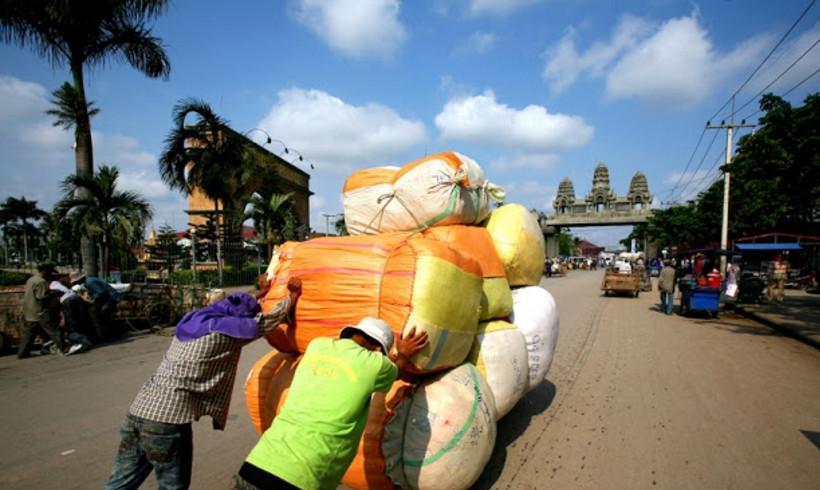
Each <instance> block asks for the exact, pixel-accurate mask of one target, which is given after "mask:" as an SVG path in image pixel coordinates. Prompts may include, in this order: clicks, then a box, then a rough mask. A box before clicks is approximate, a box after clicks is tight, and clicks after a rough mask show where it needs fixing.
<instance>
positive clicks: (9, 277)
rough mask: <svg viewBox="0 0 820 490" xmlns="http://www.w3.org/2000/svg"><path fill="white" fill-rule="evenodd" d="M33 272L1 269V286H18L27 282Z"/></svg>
mask: <svg viewBox="0 0 820 490" xmlns="http://www.w3.org/2000/svg"><path fill="white" fill-rule="evenodd" d="M29 277H31V274H29V273H28V272H14V271H4V270H0V286H18V285H22V284H25V283H26V281H28V278H29Z"/></svg>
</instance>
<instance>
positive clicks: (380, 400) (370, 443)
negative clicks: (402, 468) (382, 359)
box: [342, 380, 413, 490]
mask: <svg viewBox="0 0 820 490" xmlns="http://www.w3.org/2000/svg"><path fill="white" fill-rule="evenodd" d="M412 391H413V385H412V384H410V383H408V382H406V381H401V380H398V381H396V382H395V383H393V387H392V388H391V389H390V392H389V393H387V395H385V394H384V393H373V398H372V399H371V400H370V412H369V413H368V416H367V425H365V428H364V432H363V433H362V439H361V442H360V443H359V448H358V450H357V451H356V457H355V458H354V459H353V462H352V463H351V464H350V467H349V468H348V469H347V472H345V475H344V478H342V483H344V484H345V485H347V486H348V487H351V488H354V489H356V490H389V489H393V488H396V487H395V485H394V484H393V482H392V481H391V480H390V478H389V477H388V476H387V473H386V468H385V459H384V452H383V448H382V441H383V440H384V437H385V426H386V425H387V423H388V422H389V421H391V420H393V418H394V416H395V415H396V414H395V408H396V406H397V405H398V404H399V403H400V402H401V401H402V400H404V399H405V398H406V397H407V396H410V394H411V393H412ZM397 424H398V425H401V426H403V425H404V421H403V420H402V421H398V422H397Z"/></svg>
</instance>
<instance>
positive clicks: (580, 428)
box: [477, 271, 820, 489]
mask: <svg viewBox="0 0 820 490" xmlns="http://www.w3.org/2000/svg"><path fill="white" fill-rule="evenodd" d="M600 280H601V273H600V272H597V273H596V272H586V271H576V272H573V273H571V274H570V275H569V276H567V277H565V278H562V279H546V280H544V282H542V285H543V286H544V287H546V288H547V289H548V290H549V291H550V292H552V293H553V295H554V296H555V298H556V300H557V302H558V306H559V308H560V310H561V334H560V337H559V341H558V346H557V349H556V357H555V360H554V362H553V365H552V368H551V370H550V372H549V373H548V375H547V378H548V381H549V383H546V384H545V386H544V387H543V388H542V389H541V390H539V391H535V392H532V393H530V395H529V396H528V397H527V398H525V399H524V400H523V401H522V402H521V403H519V405H518V406H516V408H515V409H514V410H513V411H512V412H510V413H509V414H508V415H507V416H506V417H505V418H504V419H502V420H501V422H500V423H499V427H498V433H499V441H498V443H497V445H496V451H495V454H494V455H493V459H492V460H491V462H490V465H489V466H488V468H487V470H486V471H485V472H484V475H482V478H481V480H480V481H479V484H478V485H477V488H489V487H492V488H507V489H528V488H533V489H535V488H539V489H542V488H571V489H577V488H596V489H597V488H630V489H636V488H697V489H703V488H721V489H722V488H743V489H752V488H760V489H770V488H789V489H799V488H807V489H808V488H817V482H818V481H820V448H818V447H816V446H815V445H814V444H812V442H811V441H810V439H809V437H813V438H814V440H815V441H816V444H820V351H818V350H815V349H813V348H811V347H808V346H806V345H804V344H802V343H800V342H798V341H796V340H793V339H789V338H785V337H782V336H780V335H779V334H777V333H776V332H774V331H773V330H770V329H768V328H765V327H761V326H758V325H755V324H753V323H751V322H750V321H748V320H745V319H742V318H739V317H732V316H730V315H728V314H724V315H723V316H722V317H721V319H720V320H718V321H714V320H707V319H689V318H683V317H678V316H677V315H674V316H671V317H667V316H664V315H662V314H661V313H659V312H658V311H657V305H656V303H657V301H658V299H657V293H642V294H641V295H640V297H639V298H637V299H635V298H627V297H604V296H600V294H599V293H598V292H597V291H596V288H597V287H598V285H599V284H600ZM804 431H805V433H804Z"/></svg>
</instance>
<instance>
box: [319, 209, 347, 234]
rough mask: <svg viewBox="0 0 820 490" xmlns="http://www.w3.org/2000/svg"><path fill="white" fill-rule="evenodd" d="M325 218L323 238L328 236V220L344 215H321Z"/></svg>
mask: <svg viewBox="0 0 820 490" xmlns="http://www.w3.org/2000/svg"><path fill="white" fill-rule="evenodd" d="M322 216H324V217H325V236H328V235H329V234H330V218H338V217H340V216H344V213H322Z"/></svg>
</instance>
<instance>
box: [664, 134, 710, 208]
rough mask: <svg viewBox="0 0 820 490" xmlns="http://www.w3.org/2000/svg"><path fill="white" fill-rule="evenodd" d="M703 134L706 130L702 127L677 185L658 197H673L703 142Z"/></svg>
mask: <svg viewBox="0 0 820 490" xmlns="http://www.w3.org/2000/svg"><path fill="white" fill-rule="evenodd" d="M705 134H706V128H705V127H704V128H703V131H701V133H700V137H698V142H697V144H695V149H694V150H692V154H691V155H689V160H688V161H687V162H686V168H684V169H683V173H681V174H680V177H678V181H677V183H675V186H674V187H672V190H669V191H666V192H664V193H661V194H660V195H665V194H667V193H668V194H669V195H670V196H674V195H675V189H677V188H678V186H679V185H680V183H681V181H682V180H683V176H684V175H686V171H687V170H689V165H691V164H692V159H693V158H695V153H697V152H698V148H700V143H701V141H703V135H705Z"/></svg>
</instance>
